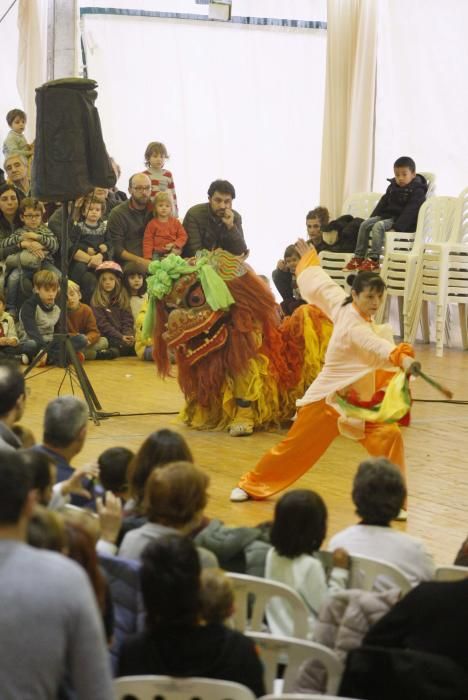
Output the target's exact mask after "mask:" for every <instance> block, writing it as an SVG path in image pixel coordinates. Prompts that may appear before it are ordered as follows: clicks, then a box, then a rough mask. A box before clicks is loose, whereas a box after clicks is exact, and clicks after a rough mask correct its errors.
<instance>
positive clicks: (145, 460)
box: [129, 428, 193, 525]
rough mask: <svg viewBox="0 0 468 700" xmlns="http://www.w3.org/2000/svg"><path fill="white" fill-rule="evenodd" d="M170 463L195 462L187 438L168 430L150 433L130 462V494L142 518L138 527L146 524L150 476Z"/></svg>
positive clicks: (137, 512) (136, 510)
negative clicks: (146, 495) (146, 504)
mask: <svg viewBox="0 0 468 700" xmlns="http://www.w3.org/2000/svg"><path fill="white" fill-rule="evenodd" d="M170 462H193V456H192V452H191V451H190V447H189V446H188V444H187V442H186V440H185V438H184V437H182V435H180V433H177V432H176V431H175V430H169V429H168V428H162V429H161V430H155V431H154V432H153V433H150V435H148V437H147V438H146V440H145V441H144V442H143V444H142V445H141V447H140V449H139V450H138V452H137V453H136V455H135V457H134V458H133V459H132V461H131V462H130V466H129V483H130V493H131V496H132V499H133V501H134V509H135V513H136V514H137V515H138V516H140V517H142V520H141V521H140V522H139V523H138V525H142V524H143V523H144V522H146V518H145V517H144V516H143V514H144V506H143V501H144V497H145V487H146V482H147V481H148V478H149V476H150V474H151V473H152V472H153V471H154V470H155V469H160V468H161V467H164V466H166V464H169V463H170Z"/></svg>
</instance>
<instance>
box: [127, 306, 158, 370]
mask: <svg viewBox="0 0 468 700" xmlns="http://www.w3.org/2000/svg"><path fill="white" fill-rule="evenodd" d="M131 302H132V297H131V298H130V303H131ZM147 309H148V299H146V298H144V299H143V303H142V305H141V307H140V311H139V312H138V316H137V317H136V320H135V352H136V355H137V357H139V358H140V360H144V361H145V362H153V338H151V337H149V338H147V337H146V336H145V335H144V333H143V324H144V322H145V316H146V311H147Z"/></svg>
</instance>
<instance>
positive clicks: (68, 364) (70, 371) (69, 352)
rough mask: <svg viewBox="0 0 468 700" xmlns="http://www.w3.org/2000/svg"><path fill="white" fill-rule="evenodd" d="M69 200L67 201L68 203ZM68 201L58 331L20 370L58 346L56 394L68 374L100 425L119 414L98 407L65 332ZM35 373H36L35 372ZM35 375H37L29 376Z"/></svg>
mask: <svg viewBox="0 0 468 700" xmlns="http://www.w3.org/2000/svg"><path fill="white" fill-rule="evenodd" d="M72 205H73V203H71V206H72ZM68 208H69V204H68V202H63V203H62V240H61V242H60V271H61V273H62V280H61V284H60V296H59V306H60V318H59V322H58V327H59V332H58V333H54V337H53V339H52V340H51V341H50V342H48V343H47V345H46V346H45V347H44V348H42V350H41V351H40V352H39V353H38V354H37V355H36V357H35V358H34V360H33V361H32V363H31V364H30V365H29V367H28V368H27V369H26V371H25V372H24V376H25V377H27V376H28V374H29V373H30V372H31V371H32V370H33V369H34V368H35V367H37V366H38V365H39V363H40V362H41V360H42V359H43V358H44V357H45V356H46V355H47V353H49V352H50V350H51V349H52V348H53V351H54V354H55V353H56V352H57V349H58V358H59V359H58V367H61V368H63V369H64V375H63V378H62V381H61V382H60V385H59V389H58V393H60V390H61V388H62V386H63V383H64V381H65V378H66V377H67V376H68V377H69V379H70V385H71V388H72V393H74V391H73V389H74V386H75V385H78V386H79V387H80V388H81V391H82V392H83V396H84V398H85V401H86V403H87V404H88V409H89V416H90V418H91V419H92V420H93V422H94V423H95V425H99V424H100V420H102V419H104V418H109V417H110V416H118V415H120V414H119V413H118V412H115V413H106V412H104V411H102V406H101V404H100V403H99V400H98V397H97V396H96V392H95V391H94V389H93V386H92V384H91V382H90V380H89V377H88V375H87V374H86V372H85V369H84V367H83V365H82V364H81V362H80V360H79V359H78V356H77V354H76V350H75V348H74V346H73V343H72V341H71V339H70V335H69V334H68V332H67V291H68V216H69V213H68ZM51 369H53V367H48V368H47V369H45V370H44V371H46V372H48V371H50V370H51ZM38 374H39V373H38ZM33 376H37V375H33ZM31 379H32V377H31Z"/></svg>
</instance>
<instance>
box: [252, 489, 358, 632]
mask: <svg viewBox="0 0 468 700" xmlns="http://www.w3.org/2000/svg"><path fill="white" fill-rule="evenodd" d="M327 516H328V514H327V507H326V505H325V503H324V501H323V499H322V498H321V497H320V496H319V494H318V493H315V492H314V491H309V490H306V489H295V490H293V491H289V492H288V493H286V494H284V495H283V496H281V498H280V499H279V501H278V502H277V503H276V506H275V516H274V520H273V527H272V529H271V535H270V539H271V544H272V545H273V546H272V548H271V549H270V550H269V552H268V554H267V559H266V567H265V578H268V579H272V580H273V581H278V582H279V583H285V584H286V585H287V586H290V587H291V588H293V589H294V590H295V591H296V592H297V593H299V595H300V596H301V598H302V599H303V601H304V603H305V604H306V606H307V608H308V609H309V618H308V623H309V637H312V636H313V629H314V625H315V621H316V619H317V615H318V611H319V608H320V605H321V604H322V602H323V601H324V600H325V598H326V596H328V595H329V594H330V593H333V592H337V591H339V590H342V589H343V588H346V585H347V583H348V578H349V556H348V553H347V552H346V551H345V550H344V549H342V548H338V547H337V548H334V549H335V551H334V552H333V568H332V570H331V572H330V576H329V579H328V580H327V576H326V574H325V570H324V568H323V565H322V562H321V561H320V560H319V559H318V558H317V557H316V553H317V552H318V551H319V549H320V547H321V546H322V543H323V540H324V539H325V536H326V532H327ZM267 620H268V625H269V627H270V629H271V631H272V633H273V634H280V635H285V636H287V637H292V636H293V634H292V633H293V621H292V618H291V614H290V610H289V606H288V604H287V603H285V602H284V601H282V600H281V599H280V598H276V599H273V600H272V601H271V602H270V603H269V604H268V607H267Z"/></svg>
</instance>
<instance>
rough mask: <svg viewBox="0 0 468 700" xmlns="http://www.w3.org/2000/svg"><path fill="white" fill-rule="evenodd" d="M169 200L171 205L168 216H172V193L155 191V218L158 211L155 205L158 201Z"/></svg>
mask: <svg viewBox="0 0 468 700" xmlns="http://www.w3.org/2000/svg"><path fill="white" fill-rule="evenodd" d="M164 201H166V202H169V204H170V205H171V213H170V216H172V214H173V211H174V201H173V199H172V195H171V193H170V192H156V195H155V197H154V203H153V215H154V217H155V218H156V219H157V218H158V213H157V211H156V205H157V204H159V203H160V202H164Z"/></svg>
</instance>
